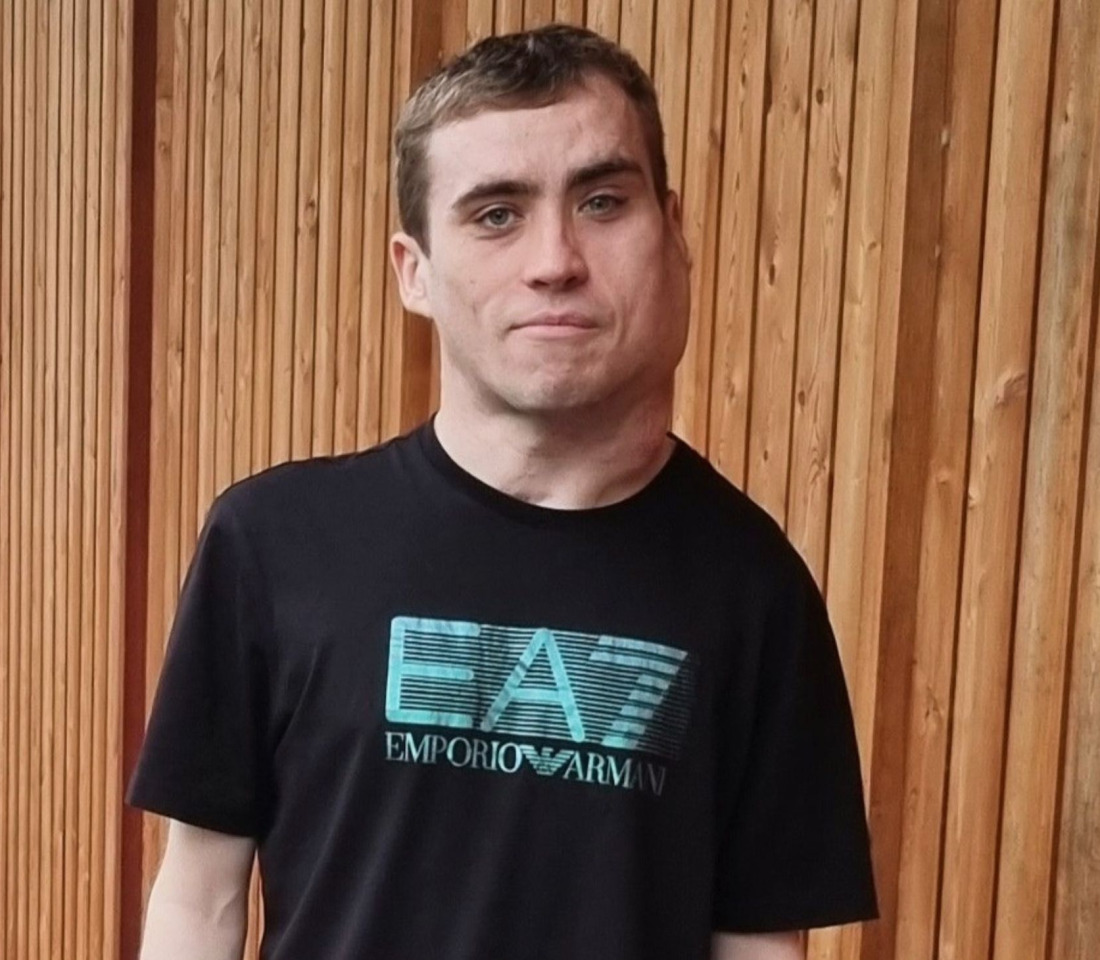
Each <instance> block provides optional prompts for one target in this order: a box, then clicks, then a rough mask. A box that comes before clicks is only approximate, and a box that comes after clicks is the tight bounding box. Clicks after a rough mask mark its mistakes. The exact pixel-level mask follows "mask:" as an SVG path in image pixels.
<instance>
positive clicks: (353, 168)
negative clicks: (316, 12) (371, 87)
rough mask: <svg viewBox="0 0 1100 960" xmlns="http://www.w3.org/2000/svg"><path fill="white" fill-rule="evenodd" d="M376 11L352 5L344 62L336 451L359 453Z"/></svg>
mask: <svg viewBox="0 0 1100 960" xmlns="http://www.w3.org/2000/svg"><path fill="white" fill-rule="evenodd" d="M370 18H371V11H370V6H369V5H368V4H365V3H356V2H352V3H350V4H349V5H348V11H347V43H348V47H349V49H351V50H353V51H358V53H356V54H355V55H353V56H350V57H345V58H344V69H345V71H346V76H345V81H344V120H343V126H344V138H343V164H342V182H341V185H340V196H339V199H340V207H341V216H340V241H339V279H338V291H337V302H336V318H337V330H336V394H335V400H334V404H335V412H334V415H335V421H336V422H335V427H334V432H333V448H334V450H335V451H336V452H338V453H344V452H347V451H350V450H353V449H355V446H356V415H357V408H358V391H359V376H360V371H359V317H360V311H361V309H362V302H363V286H364V284H363V226H364V225H363V201H364V195H365V184H366V145H367V123H368V117H367V64H368V62H369V59H370V57H371V56H372V55H373V54H372V52H371V51H372V46H373V43H372V38H371V29H370V28H371V20H370Z"/></svg>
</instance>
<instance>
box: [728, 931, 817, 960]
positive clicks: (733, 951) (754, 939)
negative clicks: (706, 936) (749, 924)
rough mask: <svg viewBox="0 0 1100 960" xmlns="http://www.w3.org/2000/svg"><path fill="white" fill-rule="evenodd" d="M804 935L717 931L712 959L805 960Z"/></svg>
mask: <svg viewBox="0 0 1100 960" xmlns="http://www.w3.org/2000/svg"><path fill="white" fill-rule="evenodd" d="M803 957H804V954H803V952H802V935H801V934H800V933H798V931H792V932H789V933H716V934H715V935H714V937H713V938H712V939H711V949H710V960H803Z"/></svg>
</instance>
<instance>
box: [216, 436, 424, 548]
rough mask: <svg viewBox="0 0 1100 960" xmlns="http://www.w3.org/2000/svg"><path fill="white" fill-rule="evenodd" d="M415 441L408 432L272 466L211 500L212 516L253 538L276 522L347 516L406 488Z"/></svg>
mask: <svg viewBox="0 0 1100 960" xmlns="http://www.w3.org/2000/svg"><path fill="white" fill-rule="evenodd" d="M414 443H415V438H414V436H413V435H412V434H405V435H402V436H399V437H394V438H393V439H391V440H387V441H385V442H383V443H380V444H377V445H375V446H373V447H370V448H368V449H365V450H358V451H354V452H351V453H344V454H336V455H332V456H319V457H310V458H307V459H303V460H294V461H290V462H287V463H281V464H276V465H275V466H272V467H268V468H267V469H265V470H261V471H260V472H258V473H255V474H253V475H252V476H249V477H245V478H244V479H242V480H238V481H237V482H236V483H233V484H232V485H230V486H229V487H227V488H226V489H225V490H224V491H222V492H221V493H220V494H219V495H218V496H217V497H216V498H215V500H214V503H213V504H212V505H211V508H210V514H209V517H210V522H212V523H217V524H222V525H225V526H229V527H231V528H232V529H234V530H235V531H236V532H237V533H238V534H240V535H242V536H244V537H246V538H249V537H250V536H254V535H257V534H261V533H263V532H264V531H265V530H269V529H270V528H271V527H272V526H277V527H280V528H283V529H286V528H288V527H293V526H295V525H297V524H299V523H305V524H307V525H308V524H310V522H311V521H318V520H321V519H337V520H338V519H339V518H340V517H342V516H343V517H346V516H347V514H348V513H349V512H350V511H353V510H356V509H357V508H359V507H361V506H362V505H363V504H365V503H376V504H378V503H380V502H383V501H384V500H385V499H386V497H387V495H388V494H389V493H390V492H391V491H394V490H396V489H399V488H400V485H401V473H402V470H405V469H407V468H408V460H409V453H410V449H409V448H410V447H411V445H412V444H414Z"/></svg>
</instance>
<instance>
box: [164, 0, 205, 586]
mask: <svg viewBox="0 0 1100 960" xmlns="http://www.w3.org/2000/svg"><path fill="white" fill-rule="evenodd" d="M206 13H207V4H205V3H196V2H194V0H191V6H190V9H189V11H188V14H187V16H188V20H189V23H190V54H189V60H188V68H187V70H188V80H187V83H188V91H187V192H186V198H187V203H186V213H185V226H184V231H185V232H184V237H185V255H184V263H183V284H184V286H183V370H182V394H181V396H182V402H181V418H180V493H179V501H180V505H179V517H180V519H179V529H180V535H179V563H178V565H177V570H178V572H179V579H180V580H181V581H182V578H183V575H184V571H185V570H186V569H187V564H188V561H189V560H190V558H191V550H192V548H193V545H194V543H195V539H196V537H197V536H198V531H199V527H200V526H201V524H202V515H201V514H200V512H199V493H198V481H199V477H198V470H197V463H198V459H199V379H200V375H201V374H200V367H201V360H202V357H201V354H200V349H201V346H202V316H203V288H204V269H205V261H206V255H205V246H204V244H205V239H206V233H207V229H206V227H205V225H204V220H205V216H204V209H203V207H204V204H203V200H202V197H203V190H204V180H205V164H204V161H203V157H204V154H205V152H206V151H205V141H206V131H207V129H208V127H207V120H206V76H207V72H206ZM210 129H211V130H213V129H214V127H213V125H212V124H211V126H210ZM171 589H172V593H171V594H169V595H173V594H174V592H175V591H176V590H178V589H179V583H178V582H177V583H175V584H172V587H171Z"/></svg>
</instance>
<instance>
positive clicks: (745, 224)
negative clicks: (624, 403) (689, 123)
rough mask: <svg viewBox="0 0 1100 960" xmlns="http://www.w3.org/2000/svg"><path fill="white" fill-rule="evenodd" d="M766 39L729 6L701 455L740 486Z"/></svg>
mask: <svg viewBox="0 0 1100 960" xmlns="http://www.w3.org/2000/svg"><path fill="white" fill-rule="evenodd" d="M767 36H768V18H767V10H764V9H762V8H761V6H760V4H757V3H752V2H750V0H734V3H733V6H732V7H731V10H730V29H729V55H728V68H727V75H726V122H725V131H726V135H725V136H726V149H725V151H724V154H725V155H724V157H723V171H722V200H721V202H722V219H721V223H720V226H719V235H718V276H717V280H716V283H717V293H716V307H715V309H716V314H715V330H714V346H713V359H712V361H711V388H710V408H711V409H710V417H709V429H708V440H707V452H708V455H709V457H710V459H711V462H713V463H714V464H715V466H716V467H717V468H718V469H719V470H721V471H722V473H724V474H725V475H726V476H727V477H728V478H729V479H730V480H731V481H733V482H734V483H736V484H738V485H742V486H743V484H744V476H745V453H746V449H747V445H748V423H749V395H750V391H751V376H752V364H751V357H752V327H753V307H754V291H755V285H754V277H755V275H756V257H755V251H756V238H757V233H758V227H759V205H760V190H759V185H760V182H761V175H762V165H761V161H762V158H763V127H764V119H763V118H764V96H765V71H766V69H767V64H766V60H765V58H766V56H767Z"/></svg>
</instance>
